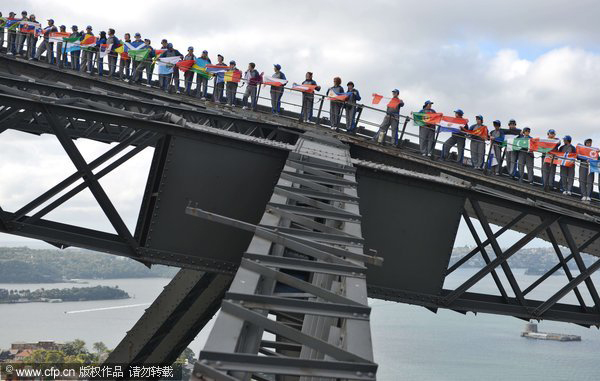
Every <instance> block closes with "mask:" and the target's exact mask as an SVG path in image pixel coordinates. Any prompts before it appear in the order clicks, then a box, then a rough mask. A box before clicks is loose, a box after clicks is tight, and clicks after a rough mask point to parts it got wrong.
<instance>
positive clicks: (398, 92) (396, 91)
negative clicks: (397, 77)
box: [392, 89, 400, 94]
mask: <svg viewBox="0 0 600 381" xmlns="http://www.w3.org/2000/svg"><path fill="white" fill-rule="evenodd" d="M392 93H396V94H400V90H398V89H394V90H392Z"/></svg>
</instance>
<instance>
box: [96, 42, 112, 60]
mask: <svg viewBox="0 0 600 381" xmlns="http://www.w3.org/2000/svg"><path fill="white" fill-rule="evenodd" d="M111 48H112V44H100V46H98V54H99V55H100V58H104V57H105V56H106V55H107V54H108V53H110V49H111Z"/></svg>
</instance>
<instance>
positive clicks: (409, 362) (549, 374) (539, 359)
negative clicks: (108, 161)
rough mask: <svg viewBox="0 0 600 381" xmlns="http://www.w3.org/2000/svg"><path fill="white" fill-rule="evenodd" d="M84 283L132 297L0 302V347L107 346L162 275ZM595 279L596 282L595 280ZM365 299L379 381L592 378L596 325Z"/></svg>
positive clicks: (599, 335) (595, 375) (599, 373)
mask: <svg viewBox="0 0 600 381" xmlns="http://www.w3.org/2000/svg"><path fill="white" fill-rule="evenodd" d="M475 271H476V270H474V269H460V270H457V272H456V274H455V275H454V276H453V278H452V280H451V282H452V283H458V282H460V281H464V280H466V279H467V278H468V277H469V276H470V275H472V274H473V273H474V272H475ZM516 275H517V277H518V279H519V280H520V281H523V282H524V284H528V283H530V282H531V281H532V280H534V279H535V277H530V276H526V275H524V274H523V272H522V271H521V272H518V273H517V274H516ZM555 278H556V279H555ZM88 282H89V283H88V285H89V286H94V285H106V286H117V285H118V286H119V287H120V288H121V289H123V290H125V291H127V292H128V293H129V294H130V295H131V296H132V297H133V296H134V298H133V299H125V300H107V301H90V302H65V303H56V304H50V303H25V304H13V305H7V304H0V348H7V347H9V345H10V343H12V342H15V341H38V340H56V341H68V340H73V339H76V338H80V339H83V340H84V341H85V342H86V343H87V345H88V348H91V345H92V343H94V342H96V341H103V342H104V343H105V344H106V345H107V346H108V347H109V348H113V347H115V346H116V345H117V344H118V342H119V341H120V340H121V338H122V337H123V336H124V335H125V332H126V331H127V330H129V329H130V328H131V327H132V326H133V324H134V323H135V322H136V321H137V319H138V318H139V317H140V316H141V315H142V313H143V312H144V309H145V308H146V307H147V306H148V305H149V304H150V303H151V302H152V301H153V300H154V299H155V298H156V296H157V295H158V294H159V293H160V291H161V290H162V288H163V287H164V286H165V285H166V284H167V283H168V282H169V280H168V279H165V278H147V279H113V280H89V281H88ZM549 282H559V277H552V278H551V279H550V280H549ZM596 282H598V283H597V284H600V280H597V281H596ZM73 286H76V287H82V286H84V285H74V284H72V283H64V284H18V285H17V284H0V288H7V289H32V290H33V289H37V288H41V287H44V288H62V287H73ZM550 286H552V284H550ZM479 287H483V288H490V287H493V283H490V282H484V283H483V284H482V285H481V286H479ZM551 288H552V287H551ZM482 291H488V292H489V291H490V290H482ZM370 303H371V306H372V314H371V330H372V337H373V346H374V350H375V357H376V361H377V362H378V363H379V371H378V379H380V380H385V381H387V380H423V381H427V380H431V381H434V380H435V381H440V380H441V381H443V380H448V381H450V380H461V381H464V380H477V381H480V380H529V381H532V380H540V381H542V380H544V381H547V380H578V381H579V380H590V381H592V380H593V381H597V380H599V379H600V361H599V357H598V356H599V354H600V332H599V331H598V330H596V329H587V328H583V327H579V326H576V325H573V324H563V323H554V322H542V323H540V325H539V329H540V330H543V331H547V332H560V333H568V334H575V335H580V336H581V337H582V341H581V342H564V343H561V342H555V341H544V340H527V339H525V338H522V337H520V332H521V331H522V330H523V327H524V323H525V322H524V321H522V320H519V319H515V318H512V317H503V316H494V315H486V314H479V315H477V316H475V315H473V314H472V313H469V314H467V315H462V314H459V313H456V312H453V311H446V310H440V311H438V313H437V314H434V313H432V312H430V311H429V310H426V309H424V308H422V307H417V306H410V305H405V304H397V303H392V302H384V301H380V300H371V301H370ZM113 307H123V308H113ZM74 311H81V312H77V313H74ZM67 312H68V313H67ZM210 326H211V324H209V326H208V327H207V328H205V329H204V330H203V331H202V332H201V333H200V334H199V335H198V337H197V338H196V339H195V340H194V341H193V342H192V344H191V345H190V347H191V348H192V349H193V350H194V352H195V353H196V354H197V353H198V351H199V350H200V349H201V348H202V345H203V343H204V341H205V340H206V337H207V335H208V331H209V329H208V328H210Z"/></svg>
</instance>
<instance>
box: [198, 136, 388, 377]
mask: <svg viewBox="0 0 600 381" xmlns="http://www.w3.org/2000/svg"><path fill="white" fill-rule="evenodd" d="M356 187H357V183H356V178H355V168H354V167H353V166H352V164H351V157H350V153H349V149H348V146H347V145H345V144H343V143H341V142H340V141H339V140H337V139H335V138H333V137H329V136H324V135H317V134H310V133H305V134H304V135H302V137H301V138H300V139H299V140H298V142H297V144H296V146H295V149H294V151H293V152H291V153H290V155H289V157H288V160H287V162H286V164H285V166H284V168H283V171H282V173H281V175H280V178H279V181H278V183H277V185H276V186H275V189H274V191H273V195H272V197H271V199H270V202H269V203H268V205H267V207H266V210H265V213H264V215H263V217H262V219H261V221H260V224H259V225H252V224H248V223H245V222H242V221H238V220H233V219H229V218H227V217H224V216H220V215H216V214H213V213H210V212H207V211H204V210H200V209H198V208H194V207H191V206H190V207H188V208H187V209H186V213H188V214H191V215H194V216H197V217H201V218H205V219H208V220H211V221H215V222H218V223H223V224H227V225H230V226H233V227H237V228H241V229H245V230H249V231H252V232H254V236H253V238H252V241H251V243H250V245H249V247H248V250H247V252H246V253H245V254H244V256H243V258H242V261H241V264H240V267H239V270H238V271H237V273H236V275H235V278H234V280H233V282H232V285H231V287H230V289H229V291H228V292H227V294H226V295H225V297H224V299H223V302H222V305H221V311H220V313H219V314H218V316H217V318H216V321H215V324H214V327H213V328H212V330H211V332H210V335H209V338H208V340H207V343H206V345H205V347H204V350H203V351H201V353H200V358H199V361H198V362H196V365H195V367H194V372H193V375H192V379H196V380H286V381H287V380H302V381H304V380H307V381H308V380H311V381H313V380H331V379H335V380H338V379H344V380H345V379H347V380H375V379H376V371H377V364H375V363H374V362H373V350H372V343H371V331H370V325H369V315H370V307H369V306H368V304H367V284H366V270H367V269H366V264H367V263H369V264H374V265H380V264H381V259H380V258H378V257H376V256H370V255H365V254H364V253H363V247H362V244H363V239H362V237H361V226H360V222H361V216H360V213H359V204H358V202H359V198H358V196H357V189H356Z"/></svg>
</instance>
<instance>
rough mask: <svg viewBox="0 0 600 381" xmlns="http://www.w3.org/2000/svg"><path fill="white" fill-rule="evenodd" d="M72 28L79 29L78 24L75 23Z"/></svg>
mask: <svg viewBox="0 0 600 381" xmlns="http://www.w3.org/2000/svg"><path fill="white" fill-rule="evenodd" d="M71 29H79V28H78V27H77V25H73V26H72V27H71Z"/></svg>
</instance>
